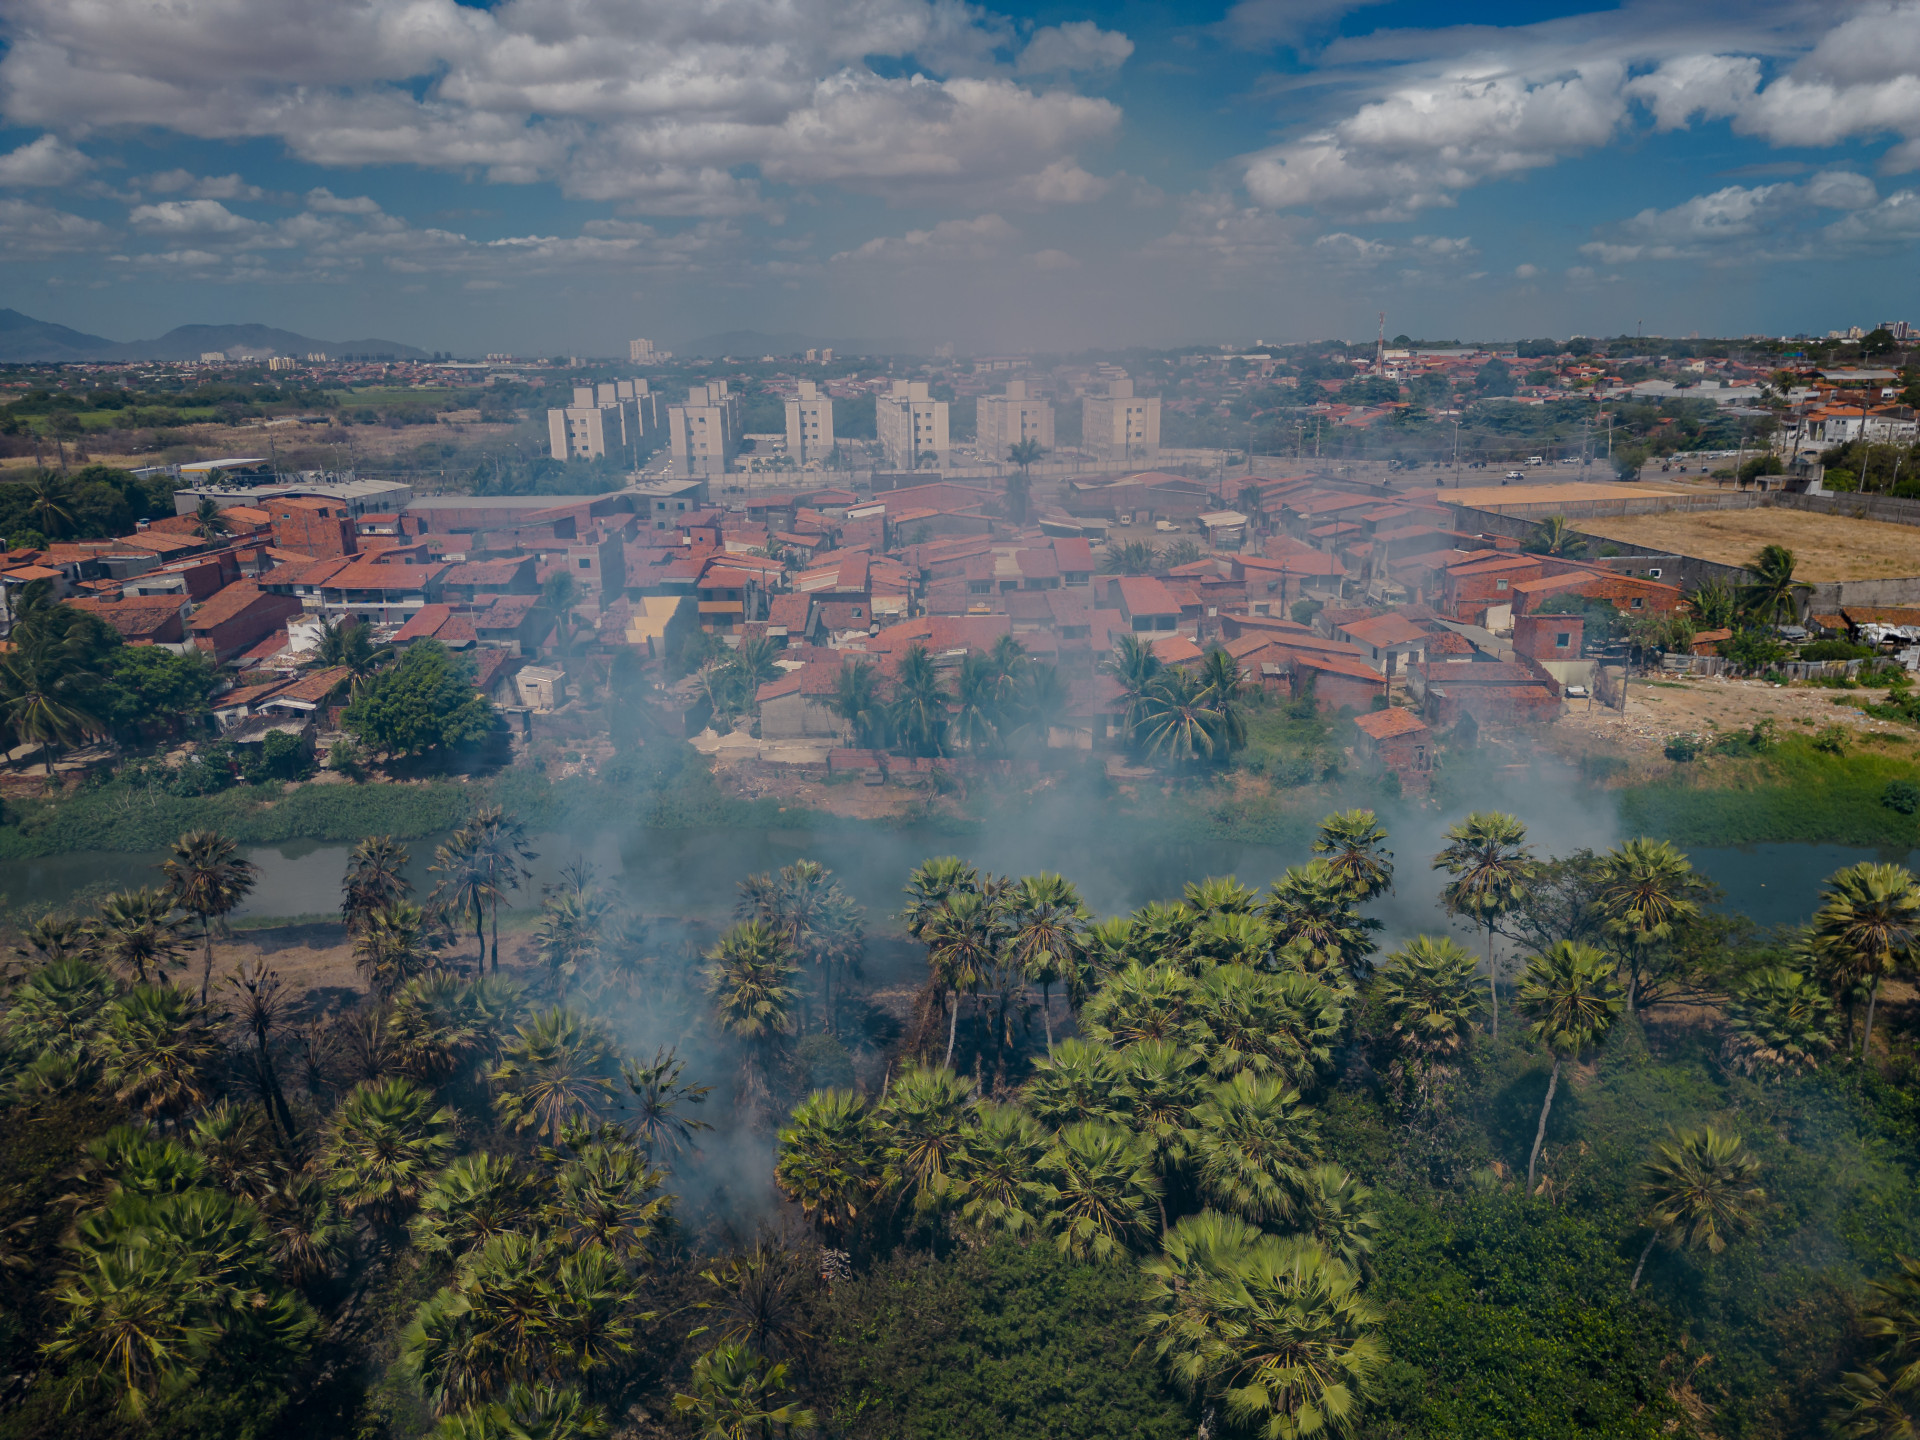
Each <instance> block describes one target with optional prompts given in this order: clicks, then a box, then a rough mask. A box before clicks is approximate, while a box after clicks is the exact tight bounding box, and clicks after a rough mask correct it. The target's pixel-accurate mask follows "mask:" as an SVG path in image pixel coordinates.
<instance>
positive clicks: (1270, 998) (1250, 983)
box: [1188, 965, 1345, 1084]
mask: <svg viewBox="0 0 1920 1440" xmlns="http://www.w3.org/2000/svg"><path fill="white" fill-rule="evenodd" d="M1188 1014H1189V1015H1190V1017H1191V1019H1192V1020H1193V1022H1194V1024H1193V1029H1192V1031H1191V1032H1190V1038H1189V1040H1188V1043H1189V1044H1190V1045H1191V1046H1192V1047H1193V1049H1194V1050H1195V1051H1196V1052H1197V1053H1198V1054H1199V1055H1200V1056H1201V1058H1202V1059H1204V1060H1205V1061H1206V1065H1207V1069H1208V1071H1209V1073H1211V1074H1212V1075H1213V1076H1214V1077H1215V1078H1216V1079H1223V1080H1224V1079H1228V1078H1230V1077H1232V1076H1236V1075H1239V1074H1242V1073H1250V1074H1253V1075H1256V1076H1262V1077H1268V1076H1272V1077H1279V1078H1283V1079H1286V1080H1288V1081H1290V1082H1292V1083H1295V1084H1310V1083H1312V1081H1313V1080H1314V1078H1315V1075H1316V1073H1317V1072H1318V1071H1319V1070H1320V1069H1321V1068H1322V1067H1324V1066H1326V1065H1327V1064H1328V1063H1329V1062H1330V1061H1331V1060H1332V1057H1333V1044H1334V1042H1335V1040H1337V1039H1338V1037H1339V1034H1340V1031H1341V1027H1342V1024H1343V1022H1344V1020H1345V1010H1344V1007H1343V1006H1342V1003H1341V1000H1340V997H1339V995H1338V994H1337V993H1336V992H1335V991H1334V990H1332V989H1331V988H1329V987H1328V986H1327V985H1325V984H1323V983H1321V981H1320V980H1318V979H1316V978H1314V977H1313V976H1311V975H1307V974H1303V973H1301V972H1300V971H1297V970H1289V971H1282V972H1281V973H1280V974H1277V975H1267V974H1262V973H1260V972H1258V971H1254V970H1249V969H1247V968H1246V967H1245V966H1241V965H1222V966H1220V967H1219V968H1218V969H1216V970H1213V971H1210V972H1209V973H1208V974H1206V975H1204V976H1202V977H1201V980H1200V983H1199V985H1198V986H1197V987H1196V988H1195V990H1194V993H1193V996H1192V999H1191V1002H1190V1003H1189V1005H1188Z"/></svg>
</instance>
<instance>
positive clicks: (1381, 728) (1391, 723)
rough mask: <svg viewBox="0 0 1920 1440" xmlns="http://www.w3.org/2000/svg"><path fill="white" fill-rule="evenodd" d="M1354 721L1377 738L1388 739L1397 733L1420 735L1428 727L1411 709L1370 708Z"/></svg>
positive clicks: (1356, 725)
mask: <svg viewBox="0 0 1920 1440" xmlns="http://www.w3.org/2000/svg"><path fill="white" fill-rule="evenodd" d="M1353 723H1354V726H1355V727H1356V728H1357V729H1360V730H1363V731H1365V732H1366V733H1367V734H1368V735H1370V736H1372V737H1373V738H1374V739H1375V740H1386V739H1388V738H1390V737H1392V736H1395V735H1420V734H1424V733H1425V732H1426V729H1427V726H1426V723H1425V722H1424V721H1422V720H1421V718H1420V717H1419V716H1418V715H1416V714H1414V713H1413V712H1412V711H1411V710H1397V709H1387V710H1369V711H1368V712H1367V713H1366V714H1364V715H1356V716H1354V717H1353Z"/></svg>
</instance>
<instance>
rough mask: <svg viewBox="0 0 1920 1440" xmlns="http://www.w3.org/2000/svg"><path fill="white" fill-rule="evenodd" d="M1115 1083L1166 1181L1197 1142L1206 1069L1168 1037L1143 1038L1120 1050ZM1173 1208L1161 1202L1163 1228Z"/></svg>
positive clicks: (1128, 1117) (1128, 1119) (1130, 1122)
mask: <svg viewBox="0 0 1920 1440" xmlns="http://www.w3.org/2000/svg"><path fill="white" fill-rule="evenodd" d="M1119 1065H1120V1075H1119V1079H1118V1082H1117V1083H1116V1085H1115V1086H1114V1096H1115V1098H1116V1099H1117V1100H1118V1101H1119V1104H1120V1108H1121V1111H1122V1113H1123V1114H1124V1116H1125V1118H1126V1123H1127V1124H1128V1125H1129V1126H1131V1127H1132V1129H1133V1131H1134V1133H1135V1134H1137V1135H1139V1136H1140V1138H1141V1139H1143V1140H1145V1141H1146V1142H1147V1145H1148V1146H1149V1147H1150V1149H1151V1152H1152V1155H1153V1168H1154V1173H1155V1174H1157V1175H1158V1176H1159V1177H1160V1179H1161V1182H1162V1184H1164V1183H1165V1182H1166V1181H1167V1180H1168V1179H1169V1178H1171V1176H1172V1175H1173V1172H1174V1171H1175V1170H1176V1169H1177V1168H1179V1166H1180V1165H1182V1164H1183V1163H1184V1162H1185V1161H1186V1159H1187V1156H1188V1154H1189V1152H1190V1150H1191V1147H1192V1144H1193V1123H1194V1122H1193V1112H1194V1111H1195V1110H1196V1109H1197V1108H1198V1107H1199V1105H1200V1102H1201V1101H1202V1100H1204V1099H1205V1098H1206V1093H1207V1085H1206V1069H1205V1066H1204V1065H1203V1064H1202V1062H1201V1058H1200V1056H1199V1055H1197V1054H1195V1053H1194V1052H1193V1051H1191V1050H1188V1049H1185V1048H1183V1047H1181V1046H1179V1045H1176V1044H1173V1043H1172V1042H1171V1041H1167V1040H1142V1041H1140V1042H1138V1043H1137V1044H1133V1045H1129V1046H1127V1048H1126V1049H1124V1050H1122V1051H1121V1052H1120V1054H1119ZM1166 1229H1167V1209H1166V1203H1165V1201H1164V1200H1162V1201H1161V1205H1160V1230H1161V1233H1162V1234H1165V1233H1166Z"/></svg>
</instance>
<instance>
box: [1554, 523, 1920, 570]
mask: <svg viewBox="0 0 1920 1440" xmlns="http://www.w3.org/2000/svg"><path fill="white" fill-rule="evenodd" d="M1571 523H1572V524H1573V525H1574V527H1575V528H1576V529H1578V530H1580V531H1581V532H1582V533H1584V534H1588V535H1598V536H1601V537H1602V538H1604V539H1607V540H1612V541H1614V542H1616V543H1618V544H1621V545H1631V546H1634V547H1638V548H1644V549H1646V550H1648V551H1652V552H1655V553H1663V554H1675V553H1678V554H1682V555H1694V556H1698V557H1699V558H1700V559H1702V560H1717V561H1719V562H1720V563H1721V564H1723V565H1744V564H1746V563H1747V561H1748V560H1750V559H1752V558H1753V555H1754V552H1755V551H1757V550H1759V549H1760V547H1761V546H1763V545H1784V546H1786V547H1787V548H1788V549H1789V550H1791V551H1793V554H1794V558H1795V559H1796V560H1797V561H1798V562H1799V563H1798V565H1797V566H1796V567H1795V570H1794V574H1795V575H1796V576H1797V577H1798V578H1800V579H1802V580H1813V581H1820V580H1880V579H1886V578H1890V577H1893V576H1906V575H1920V529H1916V528H1915V527H1913V526H1911V525H1891V524H1888V523H1887V522H1885V521H1882V520H1852V519H1848V518H1847V517H1845V516H1842V515H1818V514H1813V513H1810V512H1808V511H1804V510H1771V509H1769V510H1708V511H1703V512H1699V513H1696V514H1691V515H1681V514H1666V515H1628V516H1621V517H1601V516H1595V517H1592V518H1587V519H1579V520H1575V521H1572V522H1571Z"/></svg>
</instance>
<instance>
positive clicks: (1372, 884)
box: [1313, 810, 1393, 905]
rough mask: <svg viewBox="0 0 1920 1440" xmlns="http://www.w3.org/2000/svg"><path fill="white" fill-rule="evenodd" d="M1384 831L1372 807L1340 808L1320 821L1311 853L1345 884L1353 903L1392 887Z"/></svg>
mask: <svg viewBox="0 0 1920 1440" xmlns="http://www.w3.org/2000/svg"><path fill="white" fill-rule="evenodd" d="M1386 847H1387V832H1386V830H1385V829H1384V828H1383V827H1382V826H1381V824H1380V819H1379V817H1378V816H1377V815H1375V814H1374V813H1373V811H1371V810H1342V811H1339V812H1337V813H1335V814H1332V815H1329V816H1327V818H1326V819H1324V820H1322V821H1321V822H1320V834H1319V836H1318V838H1316V839H1315V840H1314V842H1313V853H1314V854H1316V855H1324V856H1326V857H1327V859H1326V864H1327V867H1328V868H1329V869H1330V870H1332V871H1333V873H1334V874H1335V875H1337V876H1338V877H1339V878H1340V880H1341V881H1342V882H1343V883H1344V884H1345V885H1346V887H1347V892H1348V893H1349V894H1350V895H1351V896H1352V897H1353V901H1354V903H1355V904H1356V905H1362V904H1365V903H1366V902H1367V901H1369V900H1373V899H1376V898H1378V897H1379V896H1381V895H1383V894H1385V893H1386V892H1387V891H1389V890H1391V889H1392V888H1393V852H1392V851H1391V850H1389V849H1387V848H1386Z"/></svg>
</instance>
